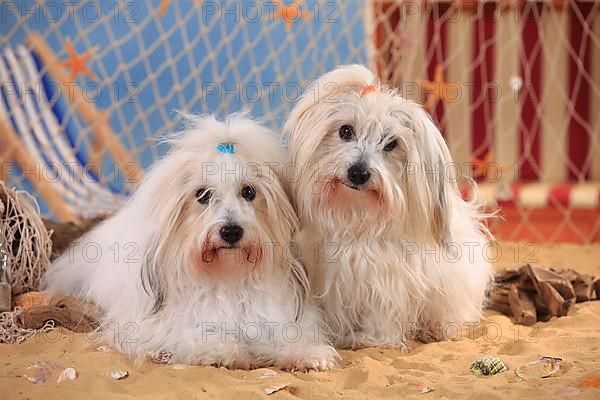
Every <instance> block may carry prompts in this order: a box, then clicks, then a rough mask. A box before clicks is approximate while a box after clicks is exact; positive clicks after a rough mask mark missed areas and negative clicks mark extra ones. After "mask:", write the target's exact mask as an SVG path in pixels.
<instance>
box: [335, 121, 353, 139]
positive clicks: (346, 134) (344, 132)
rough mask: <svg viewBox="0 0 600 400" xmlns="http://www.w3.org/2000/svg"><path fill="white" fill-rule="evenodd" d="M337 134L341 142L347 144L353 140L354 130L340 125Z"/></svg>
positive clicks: (350, 126)
mask: <svg viewBox="0 0 600 400" xmlns="http://www.w3.org/2000/svg"><path fill="white" fill-rule="evenodd" d="M339 134H340V138H341V139H342V140H343V141H345V142H349V141H350V140H352V139H354V128H353V127H352V125H342V127H341V128H340V132H339Z"/></svg>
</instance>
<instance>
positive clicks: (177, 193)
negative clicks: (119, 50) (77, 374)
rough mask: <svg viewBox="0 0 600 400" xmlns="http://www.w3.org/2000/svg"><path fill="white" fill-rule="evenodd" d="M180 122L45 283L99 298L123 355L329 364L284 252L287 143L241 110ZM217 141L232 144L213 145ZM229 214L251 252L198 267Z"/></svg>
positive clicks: (311, 309)
mask: <svg viewBox="0 0 600 400" xmlns="http://www.w3.org/2000/svg"><path fill="white" fill-rule="evenodd" d="M189 119H190V126H189V129H188V130H187V131H185V132H183V133H182V134H180V135H178V136H177V137H175V138H173V139H172V140H171V142H172V145H173V147H172V150H171V151H170V153H169V154H168V155H167V156H166V157H165V158H164V159H162V160H161V161H159V162H157V163H156V164H155V165H154V166H153V167H152V168H151V169H150V171H149V172H148V173H147V175H146V177H145V178H144V180H143V181H142V182H141V184H140V186H139V189H138V190H137V191H136V192H135V193H134V194H133V196H132V197H131V199H130V200H129V202H128V203H127V204H126V205H125V206H124V207H123V208H122V209H121V210H120V211H119V212H118V213H116V214H115V215H114V216H112V217H111V218H109V219H108V220H106V221H104V222H103V223H102V224H101V225H99V226H98V227H97V228H95V229H94V230H93V231H91V232H90V233H89V234H87V235H85V236H84V237H83V238H82V239H80V240H79V241H78V242H77V244H76V245H75V246H73V247H72V248H71V249H70V250H69V251H68V252H66V253H65V254H64V255H62V256H61V257H60V258H59V259H58V260H56V261H55V262H54V263H53V264H52V265H51V267H50V269H49V272H48V273H47V275H46V277H45V286H46V287H47V288H48V290H49V291H50V293H53V294H56V293H61V294H67V295H73V296H78V297H81V298H84V299H86V300H88V301H91V302H93V303H94V304H96V305H97V306H98V307H99V308H100V309H101V310H102V311H103V312H104V313H105V318H104V320H103V332H104V335H105V336H106V338H107V339H108V340H109V341H110V342H111V343H112V344H113V345H114V346H115V347H117V348H118V349H119V350H120V351H122V352H124V353H126V354H129V355H131V356H143V355H146V354H148V353H152V354H156V353H157V352H161V351H167V352H170V353H172V354H173V356H172V358H171V361H170V362H172V363H173V362H176V363H190V364H211V365H222V366H227V367H242V368H250V367H259V366H267V365H274V366H277V367H280V368H286V369H311V368H314V369H326V368H330V367H331V366H332V365H334V363H335V360H336V358H337V353H336V352H335V350H334V349H333V348H332V347H330V346H329V345H328V344H327V342H326V336H327V335H326V330H325V328H324V327H323V325H322V319H321V313H320V311H319V310H318V308H317V307H316V306H314V305H313V304H312V303H311V302H310V301H308V302H307V301H306V297H307V296H305V295H304V294H303V292H305V286H306V275H305V273H304V271H303V269H302V268H301V267H300V266H299V265H298V263H297V262H296V261H295V259H294V258H293V257H292V256H291V254H290V252H289V246H288V243H289V242H290V240H291V237H292V234H293V232H294V231H295V230H296V229H297V225H298V221H297V217H296V215H295V213H294V210H293V207H292V205H291V204H290V202H289V200H288V197H287V194H286V189H285V185H284V184H283V183H282V176H281V170H282V168H283V166H284V162H285V160H286V157H285V152H284V151H283V150H282V148H281V147H280V145H279V144H278V143H277V141H276V139H275V138H274V136H273V134H272V133H271V132H270V131H268V130H267V129H266V128H264V127H262V126H260V125H259V124H257V123H256V122H254V121H252V120H250V119H247V118H245V117H244V116H243V115H233V116H232V117H230V118H229V119H227V120H226V121H225V122H219V121H217V120H216V119H214V118H213V117H189ZM220 143H228V144H232V146H233V148H234V149H235V153H234V154H227V153H225V154H224V153H222V152H219V151H218V150H217V149H216V148H217V146H218V145H219V144H220ZM247 182H251V183H250V184H251V185H252V186H253V187H254V188H255V189H256V193H257V194H256V199H255V200H253V201H252V202H250V201H247V200H245V199H243V198H241V197H240V191H241V188H242V187H243V185H244V184H245V183H247ZM201 187H203V188H209V189H210V190H211V191H212V198H211V200H210V203H209V204H207V205H202V204H199V202H198V201H197V191H198V190H199V188H201ZM231 221H234V222H236V223H237V224H239V225H241V226H242V227H243V228H244V231H245V234H244V237H243V239H242V242H241V245H240V246H241V247H243V246H246V245H247V246H248V247H247V249H249V250H248V251H249V253H243V252H242V251H238V250H234V251H233V252H234V254H233V255H231V254H229V255H222V257H223V258H222V259H220V264H219V265H218V266H217V267H214V264H212V266H211V265H205V264H206V263H205V262H204V261H205V260H204V259H203V258H202V257H203V256H202V254H204V253H203V251H212V250H211V249H212V248H211V249H208V250H207V248H206V246H208V245H209V243H218V242H219V238H218V231H219V228H220V227H221V226H223V224H225V223H227V222H231ZM252 246H254V247H252ZM215 254H221V253H215ZM241 254H242V257H243V259H241V260H240V259H239V257H240V255H241ZM250 254H252V256H250ZM246 256H247V257H248V258H247V259H246ZM227 257H233V258H235V257H238V259H236V260H233V258H231V259H229V260H228V259H227Z"/></svg>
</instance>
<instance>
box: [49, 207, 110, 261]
mask: <svg viewBox="0 0 600 400" xmlns="http://www.w3.org/2000/svg"><path fill="white" fill-rule="evenodd" d="M107 217H108V216H107V215H102V216H98V217H95V218H92V219H87V220H83V221H81V222H79V223H77V224H75V223H72V222H63V223H59V222H53V221H50V220H47V219H45V220H44V225H45V226H46V229H47V230H48V231H50V230H52V231H53V233H52V236H51V239H52V255H51V260H52V261H54V260H55V259H56V258H57V257H58V256H60V255H61V254H62V253H64V252H65V251H66V250H67V249H68V248H69V246H70V245H71V243H73V241H75V240H77V239H79V238H80V237H81V236H83V235H84V234H85V233H87V232H88V231H90V230H92V229H93V228H94V227H95V226H96V225H98V224H99V223H100V222H102V221H103V220H104V219H106V218H107Z"/></svg>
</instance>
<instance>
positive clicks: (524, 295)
mask: <svg viewBox="0 0 600 400" xmlns="http://www.w3.org/2000/svg"><path fill="white" fill-rule="evenodd" d="M495 283H496V285H495V287H494V289H493V290H492V292H491V294H490V297H489V303H488V308H489V309H492V310H495V311H498V312H501V313H503V314H506V315H508V316H512V317H513V318H514V320H515V323H517V324H521V325H533V324H534V323H535V322H537V321H547V320H549V319H550V318H552V317H562V316H565V315H567V314H568V313H569V310H570V309H571V306H572V305H573V304H574V303H575V302H581V301H589V300H592V299H593V298H594V292H595V293H596V298H600V279H596V278H594V277H592V276H589V275H585V274H580V273H579V272H577V271H574V270H572V269H568V270H556V269H552V268H542V267H533V266H531V265H529V264H525V265H523V266H522V267H520V268H518V269H505V270H502V271H498V272H497V273H496V275H495Z"/></svg>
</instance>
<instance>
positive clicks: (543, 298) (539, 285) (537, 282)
mask: <svg viewBox="0 0 600 400" xmlns="http://www.w3.org/2000/svg"><path fill="white" fill-rule="evenodd" d="M520 271H521V273H522V275H521V279H522V280H523V281H528V280H531V282H532V283H533V286H534V288H535V292H536V296H535V304H536V308H538V309H540V311H541V314H542V315H549V316H550V317H553V316H557V317H562V316H565V315H567V314H568V312H569V309H570V308H571V306H572V305H573V304H574V303H575V290H574V289H573V285H571V282H570V281H569V280H567V279H565V278H563V277H562V276H560V275H558V274H557V273H555V272H552V271H550V270H547V269H544V268H534V267H532V266H531V265H530V264H525V265H524V266H522V267H521V268H520Z"/></svg>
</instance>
